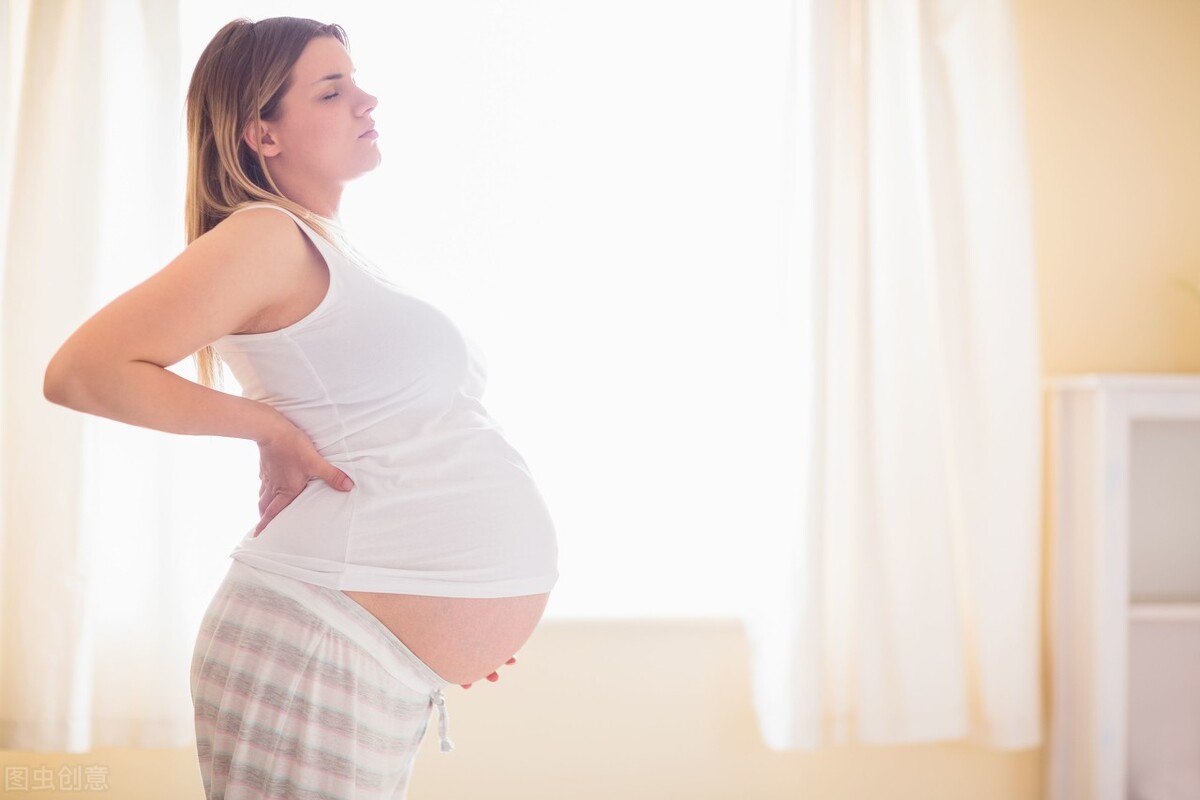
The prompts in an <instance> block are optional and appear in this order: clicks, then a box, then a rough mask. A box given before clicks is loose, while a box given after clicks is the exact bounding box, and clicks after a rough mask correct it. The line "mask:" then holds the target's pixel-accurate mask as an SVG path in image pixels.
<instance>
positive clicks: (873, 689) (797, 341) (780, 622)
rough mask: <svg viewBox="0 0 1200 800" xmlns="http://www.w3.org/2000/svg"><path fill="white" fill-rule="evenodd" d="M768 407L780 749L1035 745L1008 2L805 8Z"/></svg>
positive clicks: (798, 31)
mask: <svg viewBox="0 0 1200 800" xmlns="http://www.w3.org/2000/svg"><path fill="white" fill-rule="evenodd" d="M792 23H793V37H792V59H791V65H792V66H791V69H792V75H791V76H790V79H791V80H790V86H791V89H790V92H791V93H790V96H789V98H788V100H789V107H790V114H789V128H788V130H787V136H788V144H789V150H788V159H787V160H786V164H785V169H786V170H787V176H788V178H789V181H790V191H789V192H788V194H787V197H786V202H785V247H784V258H783V259H782V272H781V275H780V286H781V291H780V298H781V300H780V307H781V310H782V320H783V321H782V323H781V326H780V333H781V337H782V339H783V340H784V341H786V342H787V345H788V347H787V349H785V350H784V352H785V353H786V356H787V358H786V361H785V365H784V367H783V368H782V369H781V372H780V374H779V376H778V381H779V383H778V386H777V387H776V392H775V396H776V398H777V402H778V403H779V404H780V405H779V406H778V407H777V408H778V411H777V416H778V418H779V419H780V421H781V422H780V426H779V427H780V441H781V443H782V446H784V447H786V448H788V450H789V451H790V452H793V453H794V455H793V456H792V459H791V462H790V466H789V467H788V468H787V469H786V470H785V471H784V475H782V476H779V477H775V478H772V479H771V480H772V481H774V482H776V483H780V484H783V485H785V486H787V487H790V491H791V493H792V495H794V496H796V498H797V499H796V501H795V502H794V503H793V504H792V505H791V506H790V507H788V508H787V509H785V511H784V513H782V514H781V515H780V521H779V525H778V527H777V528H776V529H775V530H773V531H772V532H771V536H770V537H768V538H769V542H768V545H767V548H766V549H767V552H766V553H764V558H763V563H764V569H763V581H762V584H761V586H762V588H763V592H762V593H761V596H760V597H758V598H757V604H756V607H755V608H754V610H753V611H752V612H751V613H749V615H748V619H747V627H748V631H749V636H750V642H751V648H752V669H753V674H754V691H755V704H756V707H757V711H758V717H759V721H760V726H761V730H762V733H763V737H764V739H765V740H766V742H767V744H768V745H769V746H771V747H773V748H775V749H789V748H800V749H812V748H817V747H820V746H823V745H826V744H838V743H844V742H851V741H856V742H861V743H865V744H900V743H911V742H921V741H937V740H953V739H962V738H965V739H968V740H971V741H974V742H977V743H982V744H987V745H991V746H995V747H1001V748H1022V747H1033V746H1036V745H1037V744H1038V743H1039V742H1040V740H1041V695H1040V683H1039V681H1040V642H1041V605H1040V600H1041V595H1040V585H1041V535H1040V534H1041V531H1040V527H1041V469H1042V466H1041V399H1040V393H1039V385H1040V372H1041V367H1040V363H1039V354H1038V345H1037V335H1038V332H1037V329H1036V317H1035V313H1036V296H1035V274H1034V261H1033V246H1032V233H1031V211H1030V202H1029V190H1028V186H1027V177H1026V173H1027V167H1026V155H1025V150H1024V127H1023V110H1022V107H1021V99H1020V95H1019V85H1020V80H1019V73H1018V65H1017V62H1016V44H1015V34H1014V31H1013V24H1012V20H1011V11H1010V8H1009V6H1008V4H1007V2H1005V0H963V1H962V2H930V1H929V0H907V1H906V2H892V0H795V2H794V3H793V5H792Z"/></svg>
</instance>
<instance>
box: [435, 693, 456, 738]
mask: <svg viewBox="0 0 1200 800" xmlns="http://www.w3.org/2000/svg"><path fill="white" fill-rule="evenodd" d="M430 697H432V698H433V704H434V705H435V706H437V708H438V736H440V737H441V739H442V752H443V753H449V752H450V751H451V750H453V749H454V742H452V741H450V737H449V736H447V735H446V725H447V720H446V696H445V695H443V694H442V690H441V689H435V690H434V691H433V694H432V695H430Z"/></svg>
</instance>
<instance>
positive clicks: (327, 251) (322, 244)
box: [230, 200, 347, 265]
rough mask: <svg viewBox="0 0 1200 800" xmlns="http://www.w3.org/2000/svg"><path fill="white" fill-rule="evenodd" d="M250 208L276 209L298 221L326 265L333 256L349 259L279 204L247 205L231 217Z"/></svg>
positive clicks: (268, 202)
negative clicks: (323, 258)
mask: <svg viewBox="0 0 1200 800" xmlns="http://www.w3.org/2000/svg"><path fill="white" fill-rule="evenodd" d="M248 208H274V209H276V210H277V211H282V212H283V213H285V214H287V215H288V216H289V217H291V218H292V219H293V220H295V221H296V224H298V225H299V226H300V230H302V231H304V233H305V234H307V236H308V238H309V239H311V240H312V242H313V244H314V245H316V246H317V250H318V251H320V253H321V255H322V256H324V257H325V263H326V264H327V265H328V264H329V262H330V260H331V259H330V255H331V254H332V255H335V256H337V257H338V258H347V256H346V254H345V253H343V252H342V251H341V249H340V248H338V247H337V246H336V245H335V244H333V242H331V241H329V240H328V239H326V238H325V237H324V236H322V235H321V234H319V233H317V231H316V229H314V228H313V227H312V226H311V225H310V224H309V223H308V221H307V220H305V219H304V218H303V217H301V216H299V215H298V214H296V213H295V212H294V211H292V210H291V209H289V208H284V207H283V206H281V205H279V204H277V203H272V202H270V201H267V200H260V201H258V202H255V203H248V204H247V205H244V206H242V207H241V208H239V209H237V210H236V211H233V212H232V213H231V214H230V216H233V215H234V214H236V213H238V211H245V210H246V209H248Z"/></svg>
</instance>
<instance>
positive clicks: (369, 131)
mask: <svg viewBox="0 0 1200 800" xmlns="http://www.w3.org/2000/svg"><path fill="white" fill-rule="evenodd" d="M378 135H379V134H378V133H376V132H375V126H374V125H372V126H371V127H369V128H367V129H366V130H365V131H363V132H362V133H360V134H359V136H358V138H360V139H362V138H363V137H369V138H372V139H374V138H375V137H376V136H378Z"/></svg>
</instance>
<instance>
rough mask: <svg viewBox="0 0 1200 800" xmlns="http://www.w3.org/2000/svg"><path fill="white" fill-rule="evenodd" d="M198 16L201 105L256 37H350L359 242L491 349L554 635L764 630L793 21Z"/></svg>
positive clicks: (494, 11) (739, 11)
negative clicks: (244, 19)
mask: <svg viewBox="0 0 1200 800" xmlns="http://www.w3.org/2000/svg"><path fill="white" fill-rule="evenodd" d="M183 6H184V10H183V13H184V14H185V16H184V20H183V22H184V41H183V43H182V49H181V54H182V58H183V67H182V72H183V74H182V75H181V79H182V81H183V83H184V86H185V87H186V83H187V81H188V80H189V79H190V76H191V70H192V68H193V66H194V65H195V62H196V59H197V58H198V56H199V54H200V51H201V49H202V48H203V46H204V44H205V43H206V42H207V41H208V40H209V38H210V37H211V36H212V35H213V34H214V33H215V32H216V31H217V30H218V29H219V28H220V26H221V25H223V24H224V23H225V22H228V21H229V20H231V19H233V18H235V17H237V16H241V15H246V16H249V17H250V18H252V19H261V18H265V17H270V16H275V15H291V16H309V17H312V18H314V19H318V20H321V21H323V22H338V23H340V24H341V25H342V26H343V27H345V28H346V30H347V32H348V33H349V36H350V44H351V56H352V58H353V60H354V63H355V66H356V67H357V68H358V73H357V74H356V79H357V80H358V82H359V83H360V85H362V86H364V87H365V88H367V89H368V90H369V91H370V92H372V93H373V94H375V95H377V96H378V97H379V99H380V102H379V106H378V108H377V109H376V110H375V112H374V113H373V117H374V119H375V120H376V123H377V128H378V130H379V132H380V138H379V143H378V146H379V147H380V149H381V150H382V151H383V162H382V165H381V167H380V168H379V169H378V170H377V171H375V172H373V173H371V174H370V175H368V176H365V177H364V178H362V179H360V181H358V182H357V183H355V184H353V185H352V186H350V187H349V188H348V190H347V192H346V195H345V196H344V198H343V204H342V216H343V219H344V221H345V222H346V223H347V226H348V227H349V228H350V230H351V231H352V233H354V234H355V237H356V240H357V242H358V243H359V249H361V250H362V251H363V252H365V253H366V254H368V255H370V256H371V257H372V258H373V260H374V261H376V262H377V263H378V264H379V265H380V266H381V267H383V268H384V269H386V270H387V271H388V272H390V273H392V274H394V275H395V276H396V277H397V278H398V279H400V280H402V281H403V282H404V283H405V284H406V285H408V286H413V287H419V288H420V290H421V292H422V293H423V294H424V295H425V297H426V299H428V300H430V301H431V302H433V303H435V304H436V305H438V306H439V307H441V308H442V309H443V310H445V311H446V312H447V313H449V314H450V315H451V317H453V318H454V319H455V320H456V322H458V323H459V324H460V325H461V326H462V327H463V328H465V329H466V330H467V331H468V332H469V333H470V334H471V335H472V336H473V337H474V338H476V339H477V340H478V341H479V342H480V344H481V345H482V346H483V348H484V351H485V354H486V356H487V361H488V366H489V385H488V390H487V394H486V395H485V397H484V400H485V403H486V405H487V408H488V410H489V412H490V413H491V414H492V416H493V417H495V418H496V420H497V421H498V422H499V423H500V424H501V426H502V427H503V428H504V430H505V431H506V433H507V434H508V436H509V438H510V440H511V441H512V442H513V444H514V445H516V447H517V449H518V450H520V451H521V453H522V454H523V455H524V456H525V458H526V460H527V461H528V463H529V466H530V468H531V470H532V471H533V473H534V477H535V478H536V479H537V480H538V484H539V486H540V487H541V489H542V493H543V495H544V496H545V498H546V501H547V504H548V505H549V506H550V510H551V512H552V513H553V515H554V518H555V522H556V525H557V527H558V531H559V537H560V553H561V555H560V570H561V573H562V578H561V579H560V584H559V588H558V589H557V591H556V592H555V594H554V597H553V601H552V603H551V606H550V608H549V610H548V612H547V613H548V615H549V616H552V617H553V616H559V617H581V616H597V617H633V616H730V615H734V614H738V613H740V610H741V608H742V604H743V602H744V599H745V598H746V597H747V595H748V593H749V591H750V589H751V587H752V584H753V581H754V580H755V576H756V574H758V573H759V572H760V567H761V565H759V564H757V563H756V554H757V552H758V548H757V547H756V545H755V542H756V540H757V537H758V536H759V535H761V534H762V533H763V531H764V530H765V528H766V526H768V525H770V524H772V520H775V519H778V518H779V515H778V514H777V511H778V506H777V504H779V503H782V502H786V501H787V500H786V498H787V496H788V493H787V488H786V487H778V486H774V485H772V475H775V474H777V473H778V470H776V469H774V466H773V459H778V458H779V457H780V456H779V454H778V452H777V451H776V449H774V443H773V436H772V432H773V430H775V429H776V426H775V424H774V423H775V422H776V421H778V419H779V416H778V415H779V414H780V413H786V410H785V409H779V408H776V407H774V403H775V398H776V396H777V393H776V392H774V391H773V381H774V380H775V374H776V372H777V364H778V359H779V358H781V357H782V356H781V355H780V349H779V346H778V345H779V335H778V330H779V325H778V323H777V320H776V314H775V311H776V306H775V301H776V298H777V297H778V290H779V285H780V278H779V275H778V271H779V266H780V262H779V258H778V251H779V240H780V230H781V228H782V225H781V220H780V217H779V214H780V211H779V209H780V203H779V197H780V191H781V187H780V174H781V164H782V161H781V159H782V152H783V132H784V128H783V119H784V108H783V98H784V97H785V86H784V80H785V77H786V74H787V69H786V64H785V62H784V57H785V55H786V40H785V32H786V24H785V23H786V21H787V6H786V4H784V3H765V4H763V3H758V4H745V3H737V2H733V1H732V0H730V1H729V2H725V3H684V2H682V1H677V2H665V1H659V2H647V1H646V0H638V2H636V3H635V2H626V3H620V2H617V3H611V2H610V3H603V4H597V3H590V4H578V3H535V2H530V1H528V0H523V1H522V2H514V1H512V0H506V1H505V2H491V1H488V2H483V1H482V0H480V2H471V3H467V2H456V3H452V4H443V3H423V4H416V3H413V4H389V5H387V6H381V5H379V4H378V3H367V2H339V3H336V4H335V3H313V2H294V1H290V2H287V3H276V2H252V0H238V2H236V3H233V2H207V3H203V4H201V3H194V4H183ZM382 8H386V9H387V10H386V12H383V11H381V10H380V9H382ZM181 96H182V95H181ZM181 119H182V117H181ZM181 140H182V132H181ZM181 158H183V156H182V155H181ZM232 385H233V386H234V387H236V384H232ZM246 452H247V455H246V458H248V459H256V458H257V456H256V452H255V451H254V448H253V445H251V446H250V449H249V450H248V451H246ZM256 463H257V462H256V461H255V462H254V463H253V464H251V465H250V466H249V467H248V468H247V474H249V475H253V474H254V473H253V470H254V468H255V465H256Z"/></svg>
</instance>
